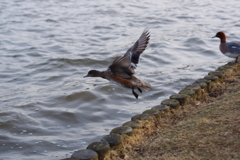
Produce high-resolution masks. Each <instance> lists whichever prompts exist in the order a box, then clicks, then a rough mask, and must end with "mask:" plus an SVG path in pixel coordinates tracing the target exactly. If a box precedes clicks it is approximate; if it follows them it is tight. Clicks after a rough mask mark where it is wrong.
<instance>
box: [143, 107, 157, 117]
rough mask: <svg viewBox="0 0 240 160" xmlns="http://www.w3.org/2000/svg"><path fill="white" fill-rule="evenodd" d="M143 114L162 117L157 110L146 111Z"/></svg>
mask: <svg viewBox="0 0 240 160" xmlns="http://www.w3.org/2000/svg"><path fill="white" fill-rule="evenodd" d="M142 114H148V115H150V116H154V117H159V116H160V114H159V111H158V110H156V109H148V110H146V111H144V112H143V113H142Z"/></svg>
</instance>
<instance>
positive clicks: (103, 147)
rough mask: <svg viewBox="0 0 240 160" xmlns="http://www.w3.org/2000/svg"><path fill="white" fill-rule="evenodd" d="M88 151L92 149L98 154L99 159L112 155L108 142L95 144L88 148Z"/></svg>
mask: <svg viewBox="0 0 240 160" xmlns="http://www.w3.org/2000/svg"><path fill="white" fill-rule="evenodd" d="M87 149H91V150H93V151H95V152H97V154H98V158H99V159H104V157H107V156H108V155H109V153H110V149H111V148H110V145H109V144H108V143H107V142H104V141H102V142H93V143H91V144H89V145H88V146H87Z"/></svg>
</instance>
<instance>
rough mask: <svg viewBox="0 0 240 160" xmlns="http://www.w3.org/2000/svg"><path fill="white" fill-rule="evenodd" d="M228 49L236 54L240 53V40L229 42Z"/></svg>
mask: <svg viewBox="0 0 240 160" xmlns="http://www.w3.org/2000/svg"><path fill="white" fill-rule="evenodd" d="M228 50H229V52H230V53H232V54H234V55H236V56H237V55H240V42H229V43H228Z"/></svg>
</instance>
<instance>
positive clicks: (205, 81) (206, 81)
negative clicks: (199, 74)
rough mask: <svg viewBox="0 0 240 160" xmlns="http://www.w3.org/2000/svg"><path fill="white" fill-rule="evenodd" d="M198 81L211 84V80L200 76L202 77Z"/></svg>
mask: <svg viewBox="0 0 240 160" xmlns="http://www.w3.org/2000/svg"><path fill="white" fill-rule="evenodd" d="M196 82H198V83H202V82H203V83H206V84H207V85H209V84H210V83H211V80H209V79H204V78H200V79H198V80H196Z"/></svg>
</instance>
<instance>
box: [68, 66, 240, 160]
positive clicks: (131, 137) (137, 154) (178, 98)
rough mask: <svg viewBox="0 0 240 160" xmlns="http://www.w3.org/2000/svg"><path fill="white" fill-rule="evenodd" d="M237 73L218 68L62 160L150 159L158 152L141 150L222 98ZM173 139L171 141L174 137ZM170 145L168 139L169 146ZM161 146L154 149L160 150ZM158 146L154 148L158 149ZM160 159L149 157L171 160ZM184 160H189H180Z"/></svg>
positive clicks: (237, 69)
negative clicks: (163, 132) (195, 112)
mask: <svg viewBox="0 0 240 160" xmlns="http://www.w3.org/2000/svg"><path fill="white" fill-rule="evenodd" d="M239 70H240V64H238V63H232V62H229V63H228V64H226V65H223V66H221V67H219V68H218V69H217V70H216V71H213V72H209V74H208V75H206V76H205V77H204V78H202V79H198V80H196V81H195V82H194V83H193V84H192V85H188V86H186V87H185V88H184V89H182V90H181V91H180V92H179V93H178V94H176V95H172V96H170V98H169V99H166V100H163V101H162V102H161V104H160V105H157V106H154V107H153V108H152V109H150V110H146V111H144V112H143V113H142V114H139V115H135V116H133V117H132V118H131V121H128V122H126V123H124V124H123V125H122V126H121V127H116V128H114V129H113V130H112V131H111V132H110V134H109V135H106V136H104V137H103V138H102V139H101V141H99V142H93V143H91V144H89V145H88V147H87V149H83V150H78V151H76V152H74V153H73V154H72V156H71V158H66V159H64V160H77V159H78V160H79V159H84V160H98V159H99V160H102V159H105V160H115V159H116V160H123V159H126V160H127V159H135V158H136V159H138V160H139V159H145V158H146V159H149V158H150V157H149V155H154V153H158V151H156V150H155V151H154V153H151V152H149V151H148V152H149V153H147V152H146V153H145V154H143V151H146V150H147V149H146V148H145V149H144V148H143V147H144V146H145V147H147V148H148V147H149V145H150V144H154V142H156V141H157V139H158V137H159V135H158V132H160V131H161V132H162V130H164V128H167V127H169V126H172V127H173V126H175V125H177V124H178V123H179V122H181V120H182V118H183V117H187V116H188V115H189V113H192V112H194V110H198V109H199V108H201V106H202V105H203V104H205V103H206V104H205V105H207V102H208V101H209V100H210V101H212V100H214V98H215V99H217V98H218V97H220V96H223V95H224V94H223V93H224V91H225V90H226V87H227V86H230V85H231V83H233V82H235V81H237V80H238V76H237V75H238V74H240V72H239ZM239 79H240V78H239ZM239 90H240V87H239ZM222 94H223V95H222ZM239 105H240V104H239ZM199 112H200V111H199ZM239 113H240V112H239ZM202 121H203V122H205V121H207V119H203V120H202ZM239 124H240V123H239ZM172 130H173V131H174V128H172ZM180 131H181V129H180ZM174 132H178V131H174ZM239 133H240V129H239ZM179 134H181V133H179ZM172 136H173V137H174V135H172ZM160 137H161V136H160ZM167 139H169V138H167ZM147 140H148V142H147ZM171 141H172V140H171V138H170V139H169V142H171ZM161 143H162V142H161ZM161 143H159V144H157V145H159V146H161ZM191 143H193V142H191ZM145 144H148V145H145ZM139 145H140V146H139ZM157 145H156V146H157ZM159 146H158V147H155V148H158V149H159V148H161V147H159ZM163 146H164V145H163ZM190 146H191V145H190ZM239 146H240V144H239ZM165 147H166V146H165ZM177 148H181V147H177ZM239 148H240V147H239ZM152 150H154V149H152ZM161 150H162V148H161ZM169 150H170V151H172V150H177V149H176V148H174V146H173V148H171V147H170V148H169ZM160 155H161V156H160V157H151V158H150V159H159V158H160V159H172V158H173V157H171V158H169V157H165V158H164V157H163V155H166V154H165V152H164V153H161V154H160ZM189 155H190V156H192V158H195V159H199V158H200V159H201V158H204V157H193V155H194V154H192V152H191V153H189ZM186 158H188V157H185V158H183V159H186ZM177 159H178V158H177Z"/></svg>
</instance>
